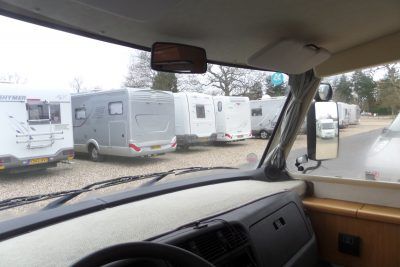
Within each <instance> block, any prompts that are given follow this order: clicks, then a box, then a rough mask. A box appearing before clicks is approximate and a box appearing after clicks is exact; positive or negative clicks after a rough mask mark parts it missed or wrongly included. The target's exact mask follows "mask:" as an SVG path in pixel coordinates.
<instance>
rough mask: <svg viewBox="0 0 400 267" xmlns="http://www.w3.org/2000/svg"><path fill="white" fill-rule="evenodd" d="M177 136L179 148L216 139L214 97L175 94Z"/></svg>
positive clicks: (183, 93) (185, 93)
mask: <svg viewBox="0 0 400 267" xmlns="http://www.w3.org/2000/svg"><path fill="white" fill-rule="evenodd" d="M174 99H175V134H176V140H177V143H178V147H181V148H188V147H189V146H190V145H193V144H198V143H204V142H209V141H211V140H214V139H215V135H216V130H215V114H214V104H213V99H212V96H210V95H206V94H200V93H190V92H181V93H175V94H174Z"/></svg>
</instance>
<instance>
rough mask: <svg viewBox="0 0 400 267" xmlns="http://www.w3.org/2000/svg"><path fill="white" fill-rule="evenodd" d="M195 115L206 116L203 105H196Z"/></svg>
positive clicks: (201, 117)
mask: <svg viewBox="0 0 400 267" xmlns="http://www.w3.org/2000/svg"><path fill="white" fill-rule="evenodd" d="M196 116H197V118H198V119H204V118H205V117H206V110H205V108H204V105H196Z"/></svg>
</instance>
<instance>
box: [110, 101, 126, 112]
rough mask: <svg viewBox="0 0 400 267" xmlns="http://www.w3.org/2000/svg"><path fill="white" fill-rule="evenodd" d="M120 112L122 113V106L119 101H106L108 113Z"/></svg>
mask: <svg viewBox="0 0 400 267" xmlns="http://www.w3.org/2000/svg"><path fill="white" fill-rule="evenodd" d="M122 113H123V108H122V102H121V101H118V102H110V103H108V114H110V115H122Z"/></svg>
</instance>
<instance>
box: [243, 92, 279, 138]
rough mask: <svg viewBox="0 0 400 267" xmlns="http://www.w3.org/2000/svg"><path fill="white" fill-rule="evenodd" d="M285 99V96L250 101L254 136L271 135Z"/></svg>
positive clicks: (263, 136)
mask: <svg viewBox="0 0 400 267" xmlns="http://www.w3.org/2000/svg"><path fill="white" fill-rule="evenodd" d="M285 101H286V97H285V96H281V97H270V98H264V99H261V100H251V101H250V108H251V132H252V135H253V136H259V137H261V138H262V139H266V138H268V137H269V136H271V134H272V131H273V130H274V127H275V124H276V122H277V121H278V117H279V114H280V113H281V110H282V107H283V105H284V104H285Z"/></svg>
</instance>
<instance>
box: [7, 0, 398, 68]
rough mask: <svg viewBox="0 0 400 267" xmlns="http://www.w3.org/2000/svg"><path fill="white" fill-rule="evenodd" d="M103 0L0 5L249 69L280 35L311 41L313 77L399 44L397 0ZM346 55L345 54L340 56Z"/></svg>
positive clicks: (79, 29)
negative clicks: (320, 57) (316, 51)
mask: <svg viewBox="0 0 400 267" xmlns="http://www.w3.org/2000/svg"><path fill="white" fill-rule="evenodd" d="M105 2H106V1H93V0H70V1H68V0H60V1H56V2H55V1H37V0H32V1H28V0H13V1H10V0H0V10H1V13H3V14H4V15H6V16H10V17H14V18H17V19H21V20H29V22H33V23H36V24H41V25H43V26H47V27H51V28H55V29H59V30H62V31H67V32H71V33H74V34H79V35H83V36H87V37H90V38H95V39H98V40H102V41H106V42H111V43H116V44H120V45H124V46H128V47H132V48H137V49H142V50H146V51H149V50H150V46H151V45H152V43H153V42H155V41H170V42H177V43H184V44H189V45H196V46H200V47H203V48H205V49H206V51H207V54H208V57H209V58H210V60H209V63H215V64H221V65H227V66H235V67H245V68H251V69H260V68H252V67H251V66H249V65H248V64H247V60H248V58H249V57H250V56H251V55H253V54H254V53H255V52H257V51H259V49H261V48H262V47H265V46H266V45H268V44H269V43H272V42H276V41H277V40H279V39H281V38H292V39H295V40H300V41H302V42H304V43H312V44H316V45H317V46H319V47H322V48H325V49H327V50H328V51H329V52H330V53H331V54H332V56H331V57H330V58H329V59H328V60H327V61H325V62H324V63H322V64H321V65H319V66H316V68H315V70H316V73H317V75H318V76H329V75H333V74H337V73H341V72H347V71H351V70H353V69H357V68H363V67H369V66H373V65H377V64H383V63H387V62H392V61H397V60H400V52H399V51H398V49H397V51H396V49H392V48H393V47H394V46H397V47H398V46H400V42H399V38H398V35H399V33H400V16H398V11H399V10H400V2H399V1H396V0H387V1H386V2H385V5H382V3H380V2H379V1H378V2H377V1H374V0H364V1H362V0H355V1H347V2H337V1H328V0H326V1H319V0H311V1H309V0H302V1H300V2H296V4H292V2H291V1H289V0H282V1H278V2H273V1H260V2H257V3H253V4H252V5H247V6H246V8H243V2H242V1H239V0H231V1H228V0H222V1H220V2H217V3H215V2H212V3H211V2H208V1H205V2H203V1H201V2H198V1H194V0H187V1H180V0H168V1H166V2H168V3H164V2H163V1H160V0H149V2H148V1H146V2H148V3H147V4H143V3H141V2H140V1H132V2H127V1H119V2H114V1H113V5H109V4H105ZM124 4H126V5H128V6H130V7H132V6H135V7H139V10H140V9H143V10H144V11H143V12H144V13H143V14H139V13H140V12H133V11H132V12H131V13H129V12H123V9H122V8H121V7H122V6H119V5H124ZM160 4H162V6H165V11H162V12H161V11H157V12H155V9H154V8H152V7H153V6H155V5H160ZM22 7H23V8H22ZM361 7H362V8H361ZM111 8H112V10H111ZM106 9H110V10H106ZM60 10H62V12H60ZM361 11H362V12H361ZM146 12H147V13H146ZM153 13H155V14H154V15H153ZM129 14H131V15H129ZM146 14H147V15H148V16H150V18H149V19H145V16H146ZM204 14H206V15H204ZM221 14H223V16H221ZM332 14H335V16H331V15H332ZM129 16H131V17H129ZM237 17H240V18H241V19H237ZM221 18H223V19H221ZM238 36H240V38H238ZM388 36H393V37H392V38H388ZM238 40H240V41H238ZM372 43H375V44H376V45H371V44H372ZM349 55H351V60H347V62H344V61H345V59H346V58H348V56H349ZM285 63H287V62H285ZM276 70H277V71H282V70H279V69H276Z"/></svg>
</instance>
